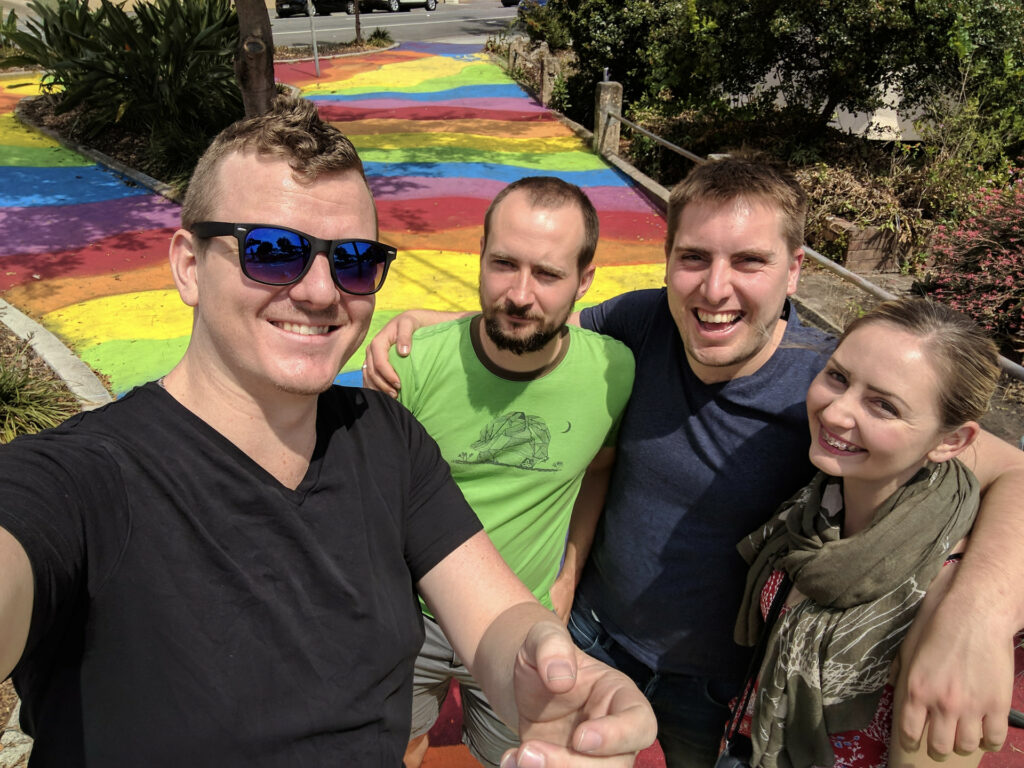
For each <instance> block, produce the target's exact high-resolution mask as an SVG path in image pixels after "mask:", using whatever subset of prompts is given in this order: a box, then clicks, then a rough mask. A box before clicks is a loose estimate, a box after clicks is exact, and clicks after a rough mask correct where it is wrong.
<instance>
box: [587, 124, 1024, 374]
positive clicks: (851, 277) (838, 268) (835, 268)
mask: <svg viewBox="0 0 1024 768" xmlns="http://www.w3.org/2000/svg"><path fill="white" fill-rule="evenodd" d="M605 115H606V116H607V117H610V118H613V119H615V120H618V121H619V122H620V123H625V124H626V125H628V126H629V127H630V128H632V129H633V130H634V131H639V132H640V133H642V134H643V135H644V136H646V137H648V138H649V139H651V140H653V141H655V142H657V143H658V144H660V145H661V146H663V147H665V148H667V149H671V150H672V151H673V152H675V153H677V154H680V155H682V156H683V157H685V158H686V159H687V160H690V161H692V162H694V163H701V164H703V163H706V162H707V158H704V157H701V156H700V155H697V154H694V153H693V152H690V151H689V150H687V149H683V148H682V147H680V146H677V145H675V144H673V143H672V142H671V141H666V140H665V139H663V138H661V136H657V135H655V134H653V133H651V132H650V131H648V130H647V129H646V128H642V127H640V126H639V125H637V124H636V123H634V122H632V121H631V120H627V119H626V118H624V117H623V116H622V115H617V114H615V113H614V112H609V111H605ZM803 249H804V253H805V254H807V255H808V256H810V257H811V259H813V260H814V262H815V263H817V264H819V265H820V266H822V267H824V268H825V269H827V270H829V271H831V272H834V273H836V274H837V275H839V277H841V278H843V279H844V280H846V281H847V282H850V283H853V284H854V285H856V286H857V287H858V288H860V289H861V290H862V291H865V292H867V293H870V294H871V295H872V296H874V297H875V298H877V299H881V300H882V301H888V300H890V299H895V298H898V297H897V296H896V295H895V294H893V293H889V291H887V290H885V289H884V288H879V287H878V286H877V285H875V284H874V283H872V282H871V281H870V280H866V279H864V278H863V277H861V276H860V275H858V274H857V273H856V272H851V271H850V270H848V269H847V268H846V267H844V266H842V265H841V264H836V262H834V261H832V259H830V258H828V257H827V256H822V255H821V254H820V253H818V252H817V251H816V250H814V249H813V248H811V247H810V246H809V245H806V244H805V245H804V247H803ZM999 367H1000V368H1001V369H1002V370H1003V371H1004V372H1005V373H1006V374H1007V375H1009V376H1012V377H1014V378H1015V379H1018V380H1020V381H1024V366H1020V365H1018V364H1017V363H1015V362H1013V361H1012V360H1010V359H1008V358H1006V357H1003V356H1002V355H1000V356H999Z"/></svg>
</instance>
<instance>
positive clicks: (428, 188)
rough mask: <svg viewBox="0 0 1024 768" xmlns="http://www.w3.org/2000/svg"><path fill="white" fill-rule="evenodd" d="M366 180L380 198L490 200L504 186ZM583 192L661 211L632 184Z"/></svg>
mask: <svg viewBox="0 0 1024 768" xmlns="http://www.w3.org/2000/svg"><path fill="white" fill-rule="evenodd" d="M369 182H370V189H371V190H373V196H374V197H375V198H376V199H377V200H380V201H384V200H420V199H423V198H442V197H476V198H480V199H482V200H488V201H490V200H492V199H494V196H495V195H497V194H498V192H500V191H501V190H502V189H503V188H504V187H505V182H504V181H501V180H500V179H474V180H473V183H472V184H467V183H466V180H465V179H461V178H432V177H429V176H397V177H383V176H371V177H370V179H369ZM584 191H585V192H586V193H587V197H589V198H590V202H592V203H593V204H594V207H595V208H597V210H599V211H623V212H630V213H651V214H658V213H660V212H661V211H660V210H659V209H658V208H657V207H655V205H654V204H653V203H652V202H651V201H650V200H648V199H647V198H646V197H644V195H643V194H641V193H640V192H639V191H638V190H636V189H634V188H632V187H586V188H584Z"/></svg>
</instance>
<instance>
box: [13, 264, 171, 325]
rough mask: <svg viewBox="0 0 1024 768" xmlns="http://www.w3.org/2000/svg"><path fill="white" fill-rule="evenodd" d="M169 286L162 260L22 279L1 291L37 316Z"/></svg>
mask: <svg viewBox="0 0 1024 768" xmlns="http://www.w3.org/2000/svg"><path fill="white" fill-rule="evenodd" d="M173 288H174V281H173V280H172V279H171V269H170V266H169V265H168V264H167V262H164V263H163V264H154V265H153V266H151V267H146V268H144V269H132V270H128V271H125V272H116V273H113V274H108V275H98V276H96V277H64V278H57V279H52V280H45V281H33V282H31V283H24V284H22V285H18V286H15V287H14V288H11V289H10V290H9V291H7V292H5V293H4V299H5V300H7V301H8V302H10V303H11V304H13V305H14V306H16V307H20V308H21V309H23V310H25V311H26V312H28V313H29V314H31V315H34V316H37V317H38V316H41V315H45V314H46V313H48V312H53V311H55V310H58V309H63V308H64V307H69V306H71V305H73V304H80V303H82V302H84V301H88V300H90V299H97V298H100V297H103V296H118V295H120V294H128V293H141V292H143V291H157V290H171V289H173Z"/></svg>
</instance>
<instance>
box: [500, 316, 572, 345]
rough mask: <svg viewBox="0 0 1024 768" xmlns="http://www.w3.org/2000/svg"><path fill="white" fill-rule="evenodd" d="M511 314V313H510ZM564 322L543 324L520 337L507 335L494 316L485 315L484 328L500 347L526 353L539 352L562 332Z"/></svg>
mask: <svg viewBox="0 0 1024 768" xmlns="http://www.w3.org/2000/svg"><path fill="white" fill-rule="evenodd" d="M510 314H511V313H510ZM563 327H564V323H563V324H562V325H559V326H558V327H555V328H552V327H550V326H542V327H540V328H538V329H537V330H536V331H534V332H533V333H531V334H530V335H529V336H526V337H524V338H520V337H518V336H507V335H505V334H504V333H503V332H502V330H501V326H500V325H498V321H497V320H495V319H494V318H493V317H490V316H488V315H487V314H485V315H484V330H485V331H486V332H487V336H488V338H489V339H490V340H491V341H492V342H494V346H496V347H497V348H498V349H500V350H503V351H506V352H511V353H512V354H513V355H525V354H529V353H530V352H539V351H540V350H542V349H544V347H545V346H547V344H548V342H549V341H551V340H552V339H553V338H555V336H557V335H558V334H559V333H561V332H562V328H563Z"/></svg>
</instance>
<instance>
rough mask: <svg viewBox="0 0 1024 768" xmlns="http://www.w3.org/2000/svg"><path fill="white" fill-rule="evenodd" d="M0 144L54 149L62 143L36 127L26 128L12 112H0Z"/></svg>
mask: <svg viewBox="0 0 1024 768" xmlns="http://www.w3.org/2000/svg"><path fill="white" fill-rule="evenodd" d="M0 144H2V145H4V146H7V147H40V148H44V149H52V148H56V147H59V146H60V144H59V143H57V142H56V141H54V140H53V139H50V138H48V137H46V136H44V135H43V134H41V133H39V132H38V131H36V130H35V129H32V128H26V127H25V126H24V125H22V124H21V123H19V122H18V121H17V119H15V117H14V114H13V113H12V112H7V113H6V114H0Z"/></svg>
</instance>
